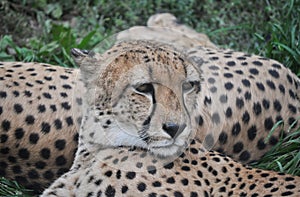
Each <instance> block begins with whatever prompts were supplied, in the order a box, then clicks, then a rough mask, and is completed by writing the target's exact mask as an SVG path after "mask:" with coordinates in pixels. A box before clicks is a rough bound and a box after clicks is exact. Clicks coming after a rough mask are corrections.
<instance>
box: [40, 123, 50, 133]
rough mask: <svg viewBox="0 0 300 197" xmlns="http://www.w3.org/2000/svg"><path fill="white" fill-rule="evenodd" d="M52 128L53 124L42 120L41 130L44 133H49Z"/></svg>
mask: <svg viewBox="0 0 300 197" xmlns="http://www.w3.org/2000/svg"><path fill="white" fill-rule="evenodd" d="M50 130H51V125H50V124H48V123H47V122H42V124H41V132H42V133H49V132H50Z"/></svg>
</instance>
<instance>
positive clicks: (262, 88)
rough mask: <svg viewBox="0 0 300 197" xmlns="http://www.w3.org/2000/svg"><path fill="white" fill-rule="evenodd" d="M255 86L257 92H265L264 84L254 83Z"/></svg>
mask: <svg viewBox="0 0 300 197" xmlns="http://www.w3.org/2000/svg"><path fill="white" fill-rule="evenodd" d="M256 86H257V88H258V89H259V90H261V91H265V86H264V84H262V83H260V82H256Z"/></svg>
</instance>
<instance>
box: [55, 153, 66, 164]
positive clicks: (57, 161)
mask: <svg viewBox="0 0 300 197" xmlns="http://www.w3.org/2000/svg"><path fill="white" fill-rule="evenodd" d="M66 163H67V160H66V158H65V157H64V156H63V155H61V156H58V157H56V159H55V164H56V165H57V166H63V165H65V164H66Z"/></svg>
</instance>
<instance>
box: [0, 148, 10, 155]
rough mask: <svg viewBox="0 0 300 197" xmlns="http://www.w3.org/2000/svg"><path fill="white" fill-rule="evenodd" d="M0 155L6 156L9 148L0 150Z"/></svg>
mask: <svg viewBox="0 0 300 197" xmlns="http://www.w3.org/2000/svg"><path fill="white" fill-rule="evenodd" d="M0 153H2V154H8V153H9V148H8V147H6V148H0Z"/></svg>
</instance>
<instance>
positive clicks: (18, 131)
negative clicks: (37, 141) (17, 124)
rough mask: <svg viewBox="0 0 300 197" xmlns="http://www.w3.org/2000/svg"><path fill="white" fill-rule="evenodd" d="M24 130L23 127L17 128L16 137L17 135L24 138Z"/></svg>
mask: <svg viewBox="0 0 300 197" xmlns="http://www.w3.org/2000/svg"><path fill="white" fill-rule="evenodd" d="M24 133H25V132H24V130H23V129H22V128H17V129H16V130H15V137H16V139H17V140H19V139H22V138H23V136H24Z"/></svg>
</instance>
